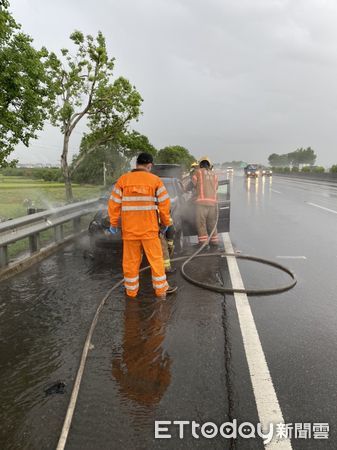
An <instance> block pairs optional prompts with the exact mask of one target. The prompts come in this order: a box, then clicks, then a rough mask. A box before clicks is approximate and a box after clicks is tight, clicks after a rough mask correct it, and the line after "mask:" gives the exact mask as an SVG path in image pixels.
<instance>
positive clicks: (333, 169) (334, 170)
mask: <svg viewBox="0 0 337 450" xmlns="http://www.w3.org/2000/svg"><path fill="white" fill-rule="evenodd" d="M329 172H330V173H337V164H334V165H333V166H331V167H330V169H329Z"/></svg>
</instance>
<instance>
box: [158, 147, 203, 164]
mask: <svg viewBox="0 0 337 450" xmlns="http://www.w3.org/2000/svg"><path fill="white" fill-rule="evenodd" d="M194 161H195V158H194V156H193V155H191V154H190V152H189V151H188V150H187V148H185V147H181V146H180V145H172V146H168V147H164V148H162V149H161V150H159V152H158V155H157V158H156V162H158V163H165V164H180V165H181V166H183V167H185V168H188V167H190V165H191V164H192V163H193V162H194Z"/></svg>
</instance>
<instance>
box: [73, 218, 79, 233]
mask: <svg viewBox="0 0 337 450" xmlns="http://www.w3.org/2000/svg"><path fill="white" fill-rule="evenodd" d="M73 223H74V232H75V233H76V234H78V233H80V231H81V217H76V219H74V222H73Z"/></svg>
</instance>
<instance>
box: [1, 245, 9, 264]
mask: <svg viewBox="0 0 337 450" xmlns="http://www.w3.org/2000/svg"><path fill="white" fill-rule="evenodd" d="M6 266H8V249H7V245H4V246H2V247H0V267H6Z"/></svg>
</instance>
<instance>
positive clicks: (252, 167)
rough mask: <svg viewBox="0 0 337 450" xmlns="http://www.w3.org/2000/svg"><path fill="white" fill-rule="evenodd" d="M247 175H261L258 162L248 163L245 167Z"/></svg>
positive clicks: (253, 176)
mask: <svg viewBox="0 0 337 450" xmlns="http://www.w3.org/2000/svg"><path fill="white" fill-rule="evenodd" d="M244 171H245V175H246V177H248V178H249V177H252V178H257V177H258V176H259V175H260V170H259V166H258V165H257V164H248V166H246V167H245V168H244Z"/></svg>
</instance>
